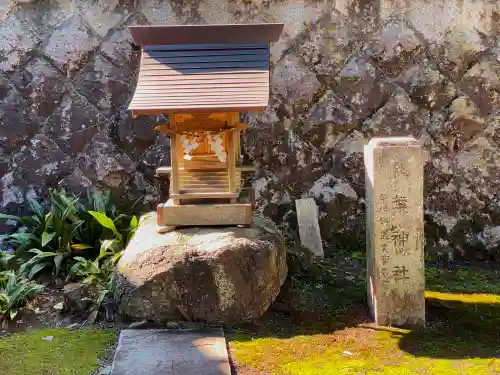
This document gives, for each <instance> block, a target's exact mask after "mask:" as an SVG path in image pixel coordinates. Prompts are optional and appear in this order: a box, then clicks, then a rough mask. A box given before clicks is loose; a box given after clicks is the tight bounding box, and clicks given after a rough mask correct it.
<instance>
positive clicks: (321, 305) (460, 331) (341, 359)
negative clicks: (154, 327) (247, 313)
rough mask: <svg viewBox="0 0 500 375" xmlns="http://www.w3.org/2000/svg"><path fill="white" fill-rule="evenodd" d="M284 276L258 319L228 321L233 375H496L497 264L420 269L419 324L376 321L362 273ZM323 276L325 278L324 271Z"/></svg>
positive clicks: (499, 365)
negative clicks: (408, 326) (423, 309)
mask: <svg viewBox="0 0 500 375" xmlns="http://www.w3.org/2000/svg"><path fill="white" fill-rule="evenodd" d="M323 266H324V267H321V270H320V272H317V271H318V270H317V269H316V270H315V272H314V277H311V276H312V275H311V274H309V275H306V274H304V273H300V274H299V276H297V275H296V274H295V275H294V274H292V275H293V276H292V277H291V279H289V280H288V281H287V283H286V284H285V286H284V287H283V289H282V293H281V295H280V296H279V298H278V300H277V301H276V303H275V304H274V305H273V307H272V308H271V309H270V311H269V312H268V313H267V314H266V316H264V317H263V318H262V319H260V320H259V321H256V322H252V323H247V324H244V325H239V326H237V327H229V328H230V329H229V330H228V338H229V341H230V348H231V354H232V357H233V360H234V362H235V370H236V372H235V374H238V375H247V374H248V375H250V374H251V375H254V374H274V373H277V374H283V375H299V374H300V375H309V374H324V375H329V374H335V375H342V374H346V375H347V374H349V375H351V374H353V375H357V374H372V373H377V374H391V375H399V374H405V375H409V374H419V375H435V374H440V375H448V374H450V375H451V374H463V375H475V374H485V375H489V374H498V373H500V283H498V280H499V276H500V274H499V273H498V272H499V271H498V270H481V269H473V268H471V269H463V268H459V269H456V268H455V267H444V268H435V267H430V268H428V269H427V271H426V272H427V275H426V276H427V289H428V291H427V292H426V305H427V327H426V328H425V329H423V330H420V331H416V330H415V331H410V330H404V329H395V328H394V329H393V328H383V327H376V326H374V325H373V324H372V322H371V319H370V316H369V313H368V308H367V304H366V288H365V282H364V279H363V276H362V275H361V274H360V275H358V276H355V277H353V274H354V272H352V270H347V271H346V268H344V267H341V269H334V270H332V269H330V268H329V267H330V266H329V265H323ZM328 275H330V277H329V276H328Z"/></svg>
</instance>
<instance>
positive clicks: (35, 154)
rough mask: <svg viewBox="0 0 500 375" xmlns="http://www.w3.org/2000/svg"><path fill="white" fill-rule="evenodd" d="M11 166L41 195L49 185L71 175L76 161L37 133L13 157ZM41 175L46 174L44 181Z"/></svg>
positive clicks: (17, 174)
mask: <svg viewBox="0 0 500 375" xmlns="http://www.w3.org/2000/svg"><path fill="white" fill-rule="evenodd" d="M10 167H11V170H13V171H15V174H16V176H18V177H20V178H22V180H23V181H24V182H26V183H27V184H28V185H30V186H32V187H33V188H34V190H35V191H36V192H37V194H38V195H40V194H41V193H42V192H43V191H44V190H45V189H46V188H47V187H49V186H51V187H55V186H56V185H57V183H58V182H59V181H60V180H61V179H63V178H64V177H66V176H67V175H69V174H70V173H71V171H72V170H73V169H74V168H75V163H74V162H73V160H72V159H71V158H70V157H69V156H68V155H66V154H65V153H64V152H63V151H62V150H61V149H60V148H59V147H58V146H57V144H56V143H55V142H54V141H52V140H51V139H50V138H48V137H46V136H45V135H42V134H37V135H35V136H34V137H33V138H31V139H30V140H29V142H27V144H26V145H24V146H22V147H21V148H20V149H19V152H18V153H16V154H15V155H14V156H13V157H12V163H11V165H10ZM40 176H44V178H43V179H42V181H40ZM24 193H26V191H25V192H24Z"/></svg>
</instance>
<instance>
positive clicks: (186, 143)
mask: <svg viewBox="0 0 500 375" xmlns="http://www.w3.org/2000/svg"><path fill="white" fill-rule="evenodd" d="M180 142H181V144H182V147H183V148H184V159H185V160H191V159H192V156H191V151H193V150H196V149H197V148H198V147H200V144H199V143H198V137H189V136H186V135H181V137H180Z"/></svg>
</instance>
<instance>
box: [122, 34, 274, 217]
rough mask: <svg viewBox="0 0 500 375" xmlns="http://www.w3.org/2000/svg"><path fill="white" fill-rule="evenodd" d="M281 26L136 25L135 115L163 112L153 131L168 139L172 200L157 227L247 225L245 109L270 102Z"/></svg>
mask: <svg viewBox="0 0 500 375" xmlns="http://www.w3.org/2000/svg"><path fill="white" fill-rule="evenodd" d="M282 28H283V25H282V24H253V25H252V24H250V25H196V26H131V27H130V31H131V34H132V37H133V39H134V41H135V43H136V44H138V45H139V46H141V47H142V57H141V65H140V71H139V78H138V81H137V86H136V90H135V93H134V96H133V98H132V101H131V103H130V105H129V110H130V111H132V114H133V116H134V117H136V116H139V115H161V114H166V115H168V117H169V123H168V124H164V125H160V126H157V127H156V128H155V129H156V130H158V131H160V132H164V133H166V134H167V135H168V136H169V137H170V152H171V166H169V167H167V166H160V167H159V168H158V169H157V173H158V174H169V175H170V193H169V200H168V201H167V202H166V203H160V204H159V205H158V207H157V211H158V225H160V226H167V225H168V226H170V225H172V226H184V225H250V223H251V219H252V206H251V203H250V202H245V201H243V200H242V199H241V196H240V195H241V194H240V193H241V190H242V188H243V186H242V185H243V183H242V173H244V172H247V171H250V170H252V168H251V167H244V166H242V165H241V160H240V132H241V131H242V130H244V129H246V127H247V126H246V124H243V123H240V121H239V118H240V115H239V112H240V111H244V112H247V111H262V110H264V108H265V107H266V106H267V104H268V100H269V48H270V46H269V45H270V43H271V42H273V41H276V40H278V38H279V35H280V33H281V30H282Z"/></svg>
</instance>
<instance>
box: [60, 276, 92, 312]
mask: <svg viewBox="0 0 500 375" xmlns="http://www.w3.org/2000/svg"><path fill="white" fill-rule="evenodd" d="M97 294H98V292H97V291H96V290H92V287H91V286H90V285H84V284H77V283H73V284H66V285H65V286H64V288H63V295H64V309H65V310H66V311H70V312H73V313H77V314H82V313H84V312H86V311H87V309H88V308H90V307H91V306H92V304H93V303H92V299H91V297H95V296H96V295H97Z"/></svg>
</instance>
